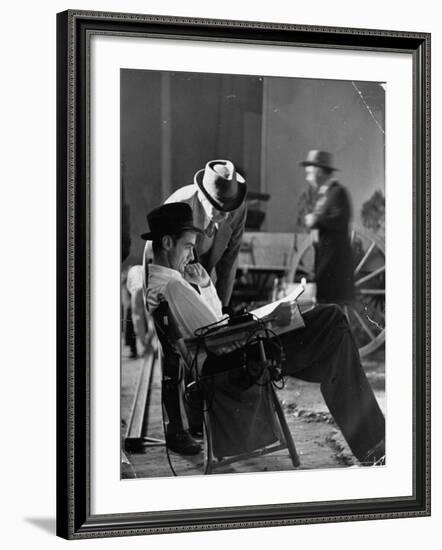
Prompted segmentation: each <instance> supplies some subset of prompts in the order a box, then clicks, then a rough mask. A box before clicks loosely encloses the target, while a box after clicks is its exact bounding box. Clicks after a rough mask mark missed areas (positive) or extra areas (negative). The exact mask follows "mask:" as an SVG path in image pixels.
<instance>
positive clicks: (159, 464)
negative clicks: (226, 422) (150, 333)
mask: <svg viewBox="0 0 442 550" xmlns="http://www.w3.org/2000/svg"><path fill="white" fill-rule="evenodd" d="M141 365H142V360H141V359H129V358H128V350H127V349H126V348H125V349H123V360H122V392H121V416H122V423H121V430H122V438H124V436H125V434H126V432H127V427H128V422H129V415H130V410H131V408H132V404H133V399H134V395H135V390H136V385H137V381H138V377H139V373H140V368H141ZM363 365H364V369H365V371H366V374H367V377H368V379H369V381H370V383H371V385H372V387H373V389H374V391H375V394H376V398H377V399H378V402H379V405H380V407H381V409H382V410H383V411H384V414H385V364H384V355H383V353H382V352H378V353H377V354H376V357H371V358H369V359H368V360H365V361H364V362H363ZM278 396H279V399H280V401H281V403H282V405H283V410H284V412H285V416H286V418H287V422H288V425H289V428H290V430H291V433H292V435H293V438H294V441H295V445H296V448H297V451H298V455H299V458H300V462H301V465H300V466H299V469H317V468H322V469H328V468H343V467H349V466H355V465H357V464H358V462H357V460H356V459H355V458H354V457H353V455H352V453H351V451H350V449H349V448H348V446H347V444H346V442H345V440H344V438H343V437H342V435H341V432H340V431H339V429H338V428H337V427H336V425H335V423H334V421H333V419H332V418H331V416H330V413H329V412H328V409H327V407H326V405H325V403H324V400H323V398H322V395H321V393H320V390H319V385H318V384H312V383H308V382H303V381H302V380H298V379H295V378H287V379H286V384H285V387H284V388H283V389H281V390H278ZM160 399H161V395H160V373H159V368H158V367H154V371H153V379H152V390H151V396H150V403H149V409H148V422H147V434H148V436H149V437H151V438H156V439H160V440H162V439H164V433H163V422H162V414H161V403H160ZM126 457H127V459H128V461H129V463H127V462H125V461H124V460H123V463H122V478H133V477H137V478H146V477H166V476H171V475H173V474H172V469H171V466H170V464H169V460H170V462H171V465H172V467H173V470H174V471H175V473H176V475H180V476H182V475H201V474H203V473H204V466H203V453H200V454H199V455H196V456H190V457H184V456H181V455H178V454H176V453H173V452H170V453H169V456H167V453H166V448H165V447H164V445H154V446H149V445H148V446H146V447H144V449H143V450H142V451H141V452H137V453H126ZM292 468H293V466H292V463H291V460H290V458H289V455H288V453H287V451H278V452H276V453H274V454H270V455H267V456H264V457H259V458H254V459H249V460H245V461H242V462H237V463H234V464H231V465H226V466H223V467H222V468H217V469H216V474H225V473H230V474H232V473H235V472H237V473H239V472H260V471H263V472H265V471H277V470H290V469H292Z"/></svg>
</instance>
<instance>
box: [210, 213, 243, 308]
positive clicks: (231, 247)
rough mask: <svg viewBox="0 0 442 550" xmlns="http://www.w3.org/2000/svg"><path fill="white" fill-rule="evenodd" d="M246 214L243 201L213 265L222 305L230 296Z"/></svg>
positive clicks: (227, 302) (225, 303)
mask: <svg viewBox="0 0 442 550" xmlns="http://www.w3.org/2000/svg"><path fill="white" fill-rule="evenodd" d="M246 216H247V206H246V204H245V203H244V204H243V207H242V211H241V212H240V213H239V216H238V219H237V220H236V222H235V226H234V228H233V232H232V236H231V237H230V241H229V244H228V245H227V248H226V250H225V251H224V254H223V255H222V256H221V259H220V260H219V262H218V263H217V265H216V267H215V270H216V290H217V292H218V296H219V297H220V299H221V302H222V303H223V305H224V306H227V305H228V304H229V302H230V298H231V296H232V290H233V284H234V282H235V275H236V266H237V263H238V254H239V249H240V247H241V241H242V237H243V234H244V228H245V225H246Z"/></svg>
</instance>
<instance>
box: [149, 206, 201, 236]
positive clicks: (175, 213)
mask: <svg viewBox="0 0 442 550" xmlns="http://www.w3.org/2000/svg"><path fill="white" fill-rule="evenodd" d="M146 217H147V223H148V225H149V229H150V231H149V232H148V233H143V234H142V235H141V238H142V239H144V240H145V241H152V240H153V239H155V238H158V237H163V236H164V235H176V234H178V233H181V232H182V231H195V232H197V233H204V231H203V230H202V229H199V228H198V227H196V226H195V225H194V223H193V215H192V209H191V208H190V206H189V205H188V204H187V203H184V202H170V203H167V204H163V205H162V206H160V207H158V208H155V210H152V212H149V214H147V216H146Z"/></svg>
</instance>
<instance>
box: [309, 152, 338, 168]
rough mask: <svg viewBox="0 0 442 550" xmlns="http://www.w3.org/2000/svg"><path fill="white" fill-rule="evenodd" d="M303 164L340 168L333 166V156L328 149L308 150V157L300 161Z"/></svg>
mask: <svg viewBox="0 0 442 550" xmlns="http://www.w3.org/2000/svg"><path fill="white" fill-rule="evenodd" d="M299 164H300V165H301V166H318V167H319V168H326V169H328V170H334V171H335V170H338V169H337V168H335V167H334V166H333V156H332V154H331V153H328V152H327V151H318V150H317V149H313V150H312V151H309V152H308V155H307V158H306V159H305V160H303V161H302V162H300V163H299Z"/></svg>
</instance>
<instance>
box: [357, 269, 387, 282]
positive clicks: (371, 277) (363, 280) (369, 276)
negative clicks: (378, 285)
mask: <svg viewBox="0 0 442 550" xmlns="http://www.w3.org/2000/svg"><path fill="white" fill-rule="evenodd" d="M384 271H385V265H383V266H381V267H379V268H378V269H376V270H375V271H373V272H372V273H369V274H368V275H366V276H365V277H362V279H358V280H357V281H355V286H360V285H361V284H362V283H365V282H366V281H369V280H370V279H373V277H376V276H377V275H379V274H380V273H382V272H384Z"/></svg>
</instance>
